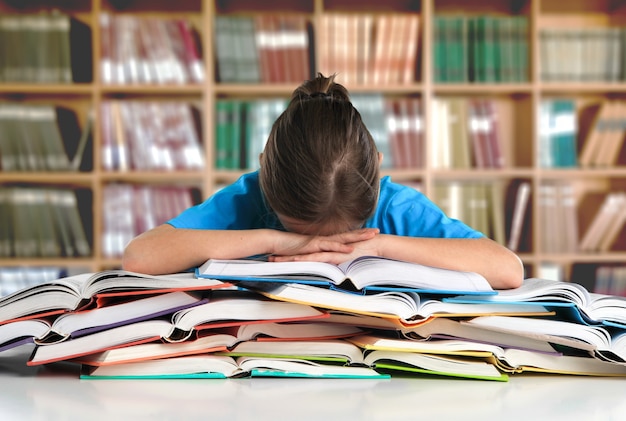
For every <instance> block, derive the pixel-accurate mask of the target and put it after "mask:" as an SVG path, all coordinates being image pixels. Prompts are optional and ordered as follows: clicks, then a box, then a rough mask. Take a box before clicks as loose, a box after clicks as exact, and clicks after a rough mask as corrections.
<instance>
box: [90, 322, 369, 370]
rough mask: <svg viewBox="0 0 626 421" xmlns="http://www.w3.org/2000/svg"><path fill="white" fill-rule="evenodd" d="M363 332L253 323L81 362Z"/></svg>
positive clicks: (337, 327) (147, 357) (322, 325)
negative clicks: (253, 341) (249, 342)
mask: <svg viewBox="0 0 626 421" xmlns="http://www.w3.org/2000/svg"><path fill="white" fill-rule="evenodd" d="M360 333H363V330H362V329H359V328H357V327H354V326H349V325H340V324H333V323H319V322H318V323H315V322H310V323H306V322H297V323H253V324H244V325H240V326H233V327H229V328H223V329H209V330H204V331H199V332H198V337H197V338H196V339H193V340H187V341H181V342H167V341H158V342H152V343H144V344H138V345H132V346H125V347H123V348H115V349H110V350H107V351H103V352H99V353H95V354H89V355H86V356H84V357H81V358H80V359H79V360H80V362H81V363H83V364H87V365H93V366H100V365H110V364H120V363H127V362H135V361H142V360H153V359H158V358H170V357H180V356H183V355H192V354H203V353H207V352H217V351H227V350H228V349H230V348H231V347H233V346H235V345H237V344H238V343H240V342H244V341H251V340H257V341H294V340H327V339H337V338H343V337H348V336H353V335H357V334H360Z"/></svg>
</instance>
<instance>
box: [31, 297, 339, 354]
mask: <svg viewBox="0 0 626 421" xmlns="http://www.w3.org/2000/svg"><path fill="white" fill-rule="evenodd" d="M323 317H327V314H325V313H324V312H322V311H319V310H317V309H315V308H313V307H310V306H306V305H301V304H295V303H285V302H279V301H270V300H262V299H258V297H255V298H253V297H246V298H223V299H215V300H211V301H209V302H208V303H204V304H200V305H196V306H194V307H190V308H186V309H183V310H179V311H177V312H175V313H174V314H173V315H172V316H171V317H169V318H160V319H153V320H146V321H140V322H137V323H132V324H127V325H123V326H119V327H113V328H110V329H107V330H103V331H100V332H96V333H92V334H89V335H84V336H79V337H76V338H70V339H69V340H65V341H62V342H56V343H50V344H39V345H38V346H37V347H36V348H35V351H34V352H33V354H32V356H31V358H30V360H29V362H28V365H39V364H45V363H49V362H53V361H61V360H67V359H73V358H78V357H82V356H84V355H87V354H92V353H95V352H102V351H106V350H108V349H113V348H117V347H122V346H130V345H134V344H141V343H148V342H154V341H158V340H167V341H184V340H188V339H189V338H190V337H191V335H192V334H193V333H194V332H195V331H198V330H202V329H208V328H216V327H225V326H234V325H238V324H245V323H257V322H258V321H260V320H263V321H275V322H278V321H281V322H284V321H305V320H306V321H309V320H313V319H318V318H323Z"/></svg>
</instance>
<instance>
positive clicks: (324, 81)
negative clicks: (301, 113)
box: [292, 73, 350, 102]
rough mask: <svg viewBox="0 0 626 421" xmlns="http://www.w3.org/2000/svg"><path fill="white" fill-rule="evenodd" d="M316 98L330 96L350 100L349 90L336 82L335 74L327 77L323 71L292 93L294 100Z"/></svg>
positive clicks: (334, 98)
mask: <svg viewBox="0 0 626 421" xmlns="http://www.w3.org/2000/svg"><path fill="white" fill-rule="evenodd" d="M314 98H329V99H333V100H339V101H347V102H350V94H349V93H348V90H347V89H346V88H345V87H344V86H343V85H341V84H339V83H336V82H335V74H333V75H331V76H330V77H325V76H324V75H322V74H321V73H318V74H317V77H315V78H314V79H311V80H307V81H306V82H304V83H303V84H302V85H300V86H299V87H298V88H297V89H296V90H295V91H294V92H293V95H292V100H294V99H298V100H300V101H301V100H304V99H314Z"/></svg>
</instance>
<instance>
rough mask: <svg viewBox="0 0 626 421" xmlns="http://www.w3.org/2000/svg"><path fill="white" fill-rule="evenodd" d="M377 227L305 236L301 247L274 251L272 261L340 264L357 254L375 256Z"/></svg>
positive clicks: (357, 255) (376, 252) (376, 253)
mask: <svg viewBox="0 0 626 421" xmlns="http://www.w3.org/2000/svg"><path fill="white" fill-rule="evenodd" d="M378 233H379V230H378V229H377V228H362V229H359V230H355V231H349V232H345V233H341V234H335V235H331V236H316V237H307V238H308V241H307V242H306V243H303V244H302V245H301V247H297V248H290V249H289V250H287V251H288V252H287V253H278V252H276V253H274V255H272V256H270V258H269V260H270V261H272V262H293V261H316V262H326V263H332V264H336V265H337V264H340V263H342V262H345V261H346V260H350V259H353V258H356V257H359V256H365V255H368V256H377V255H379V253H378V250H377V244H378V242H377V241H376V239H377V237H378Z"/></svg>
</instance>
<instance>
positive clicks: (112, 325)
mask: <svg viewBox="0 0 626 421" xmlns="http://www.w3.org/2000/svg"><path fill="white" fill-rule="evenodd" d="M208 302H209V299H208V298H204V299H202V300H199V301H197V302H195V303H191V304H187V305H183V306H178V307H174V308H170V309H166V310H161V311H158V312H156V313H151V314H146V315H143V316H140V317H135V318H133V319H127V320H122V321H119V322H115V323H109V324H106V325H100V326H91V327H87V328H85V329H80V330H77V331H75V332H72V333H70V338H79V337H81V336H86V335H90V334H92V333H96V332H101V331H103V330H108V329H112V328H115V327H119V326H125V325H128V324H132V323H137V322H142V321H144V320H150V319H156V318H158V317H163V316H169V315H171V314H173V313H176V312H177V311H179V310H184V309H186V308H191V307H195V306H198V305H201V304H206V303H208Z"/></svg>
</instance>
